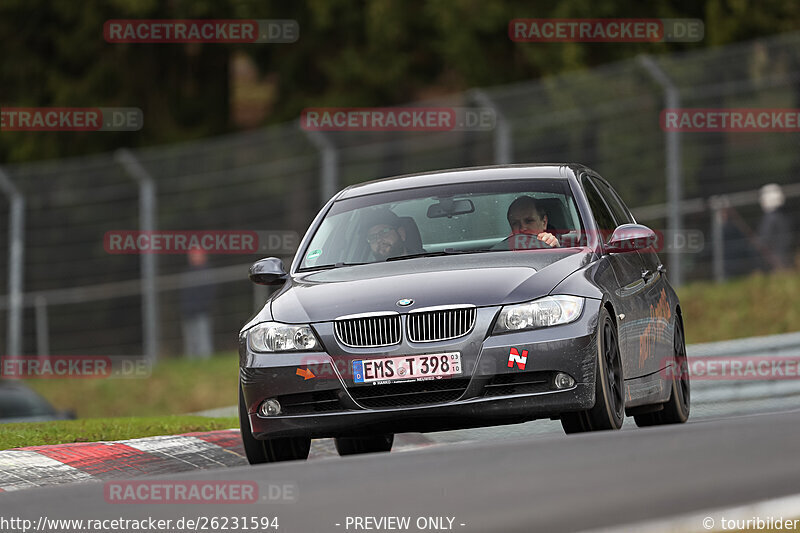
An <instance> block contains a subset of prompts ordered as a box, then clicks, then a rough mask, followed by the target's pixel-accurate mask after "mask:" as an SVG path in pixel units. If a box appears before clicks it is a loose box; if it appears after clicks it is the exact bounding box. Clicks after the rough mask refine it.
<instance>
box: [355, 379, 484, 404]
mask: <svg viewBox="0 0 800 533" xmlns="http://www.w3.org/2000/svg"><path fill="white" fill-rule="evenodd" d="M467 385H469V378H453V379H436V380H428V381H415V382H409V383H389V384H386V385H372V386H361V387H352V388H350V389H349V392H350V395H351V396H352V397H353V399H354V400H355V401H356V402H357V403H358V404H359V405H362V406H363V407H368V408H370V409H381V408H383V409H387V408H392V407H409V406H419V405H433V404H439V403H447V402H453V401H455V400H458V399H459V398H461V396H463V395H464V391H466V390H467Z"/></svg>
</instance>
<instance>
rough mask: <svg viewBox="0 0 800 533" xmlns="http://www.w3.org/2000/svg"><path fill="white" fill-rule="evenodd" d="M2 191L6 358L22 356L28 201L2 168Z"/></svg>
mask: <svg viewBox="0 0 800 533" xmlns="http://www.w3.org/2000/svg"><path fill="white" fill-rule="evenodd" d="M0 189H2V191H3V194H5V195H6V197H8V200H9V203H10V204H11V205H10V209H9V213H8V245H9V246H8V304H9V305H8V322H7V324H8V325H7V327H6V329H7V331H6V334H7V337H6V355H22V317H23V314H22V312H23V307H22V304H23V301H22V298H23V285H24V277H23V274H24V268H23V266H24V265H23V263H24V261H25V197H24V196H23V195H22V193H21V192H20V191H19V189H17V187H16V185H14V183H13V182H12V181H11V179H10V178H9V177H8V174H6V173H5V171H3V169H2V168H0Z"/></svg>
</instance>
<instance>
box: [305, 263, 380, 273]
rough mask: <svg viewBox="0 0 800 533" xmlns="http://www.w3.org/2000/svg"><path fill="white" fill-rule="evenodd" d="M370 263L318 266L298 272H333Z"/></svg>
mask: <svg viewBox="0 0 800 533" xmlns="http://www.w3.org/2000/svg"><path fill="white" fill-rule="evenodd" d="M367 264H369V263H333V264H330V265H317V266H313V267H306V268H298V269H297V271H298V272H314V271H315V270H331V269H334V268H341V267H351V266H358V265H367Z"/></svg>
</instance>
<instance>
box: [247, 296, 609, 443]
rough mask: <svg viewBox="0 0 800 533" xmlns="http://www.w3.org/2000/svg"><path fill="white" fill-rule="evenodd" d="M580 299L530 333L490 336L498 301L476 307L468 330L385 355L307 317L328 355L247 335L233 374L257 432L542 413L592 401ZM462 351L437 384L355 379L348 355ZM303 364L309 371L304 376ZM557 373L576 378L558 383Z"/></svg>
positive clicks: (591, 345) (439, 425)
mask: <svg viewBox="0 0 800 533" xmlns="http://www.w3.org/2000/svg"><path fill="white" fill-rule="evenodd" d="M599 307H600V302H599V301H598V300H587V301H586V305H585V307H584V311H583V313H582V315H581V317H580V318H579V319H578V321H576V322H574V323H572V324H567V325H563V326H556V327H552V328H546V329H542V330H538V331H528V332H519V333H509V334H504V335H496V336H488V337H486V333H485V332H486V331H488V328H489V327H490V326H491V324H492V323H493V318H494V316H496V313H497V311H498V310H499V308H493V309H487V308H484V309H483V310H482V314H480V313H479V319H478V323H477V324H476V327H475V331H474V332H473V333H471V334H470V335H468V336H467V337H465V338H462V339H458V340H457V341H455V342H454V341H450V342H442V343H429V344H426V345H425V346H418V345H416V346H415V345H402V346H399V347H397V348H393V351H392V353H384V352H378V353H376V352H374V351H373V352H369V351H367V350H364V349H361V350H358V349H355V350H350V351H349V352H348V353H344V350H346V348H344V347H342V346H341V345H339V344H338V343H336V345H335V346H334V343H335V342H336V341H335V339H334V338H333V337H332V335H329V332H330V330H328V329H326V328H325V325H315V328H316V329H317V331H318V332H321V334H320V336H321V337H322V339H323V344H324V345H325V346H326V348H327V349H328V352H330V353H306V354H280V355H275V354H255V353H252V352H250V351H249V350H248V348H247V343H246V342H245V335H242V339H241V343H240V359H241V368H240V382H241V387H242V392H243V396H244V400H245V405H246V407H247V411H248V416H249V419H250V426H251V429H252V432H253V435H254V436H255V437H256V438H260V439H263V438H273V437H287V436H309V437H312V438H321V437H333V436H340V435H352V434H369V433H402V432H411V431H420V432H424V431H442V430H450V429H459V428H467V427H479V426H490V425H497V424H506V423H514V422H521V421H525V420H532V419H536V418H549V417H553V416H558V415H559V414H561V413H564V412H569V411H578V410H583V409H588V408H590V407H592V406H593V405H594V381H595V365H596V357H597V339H596V329H597V314H598V311H599ZM512 348H515V349H516V350H517V351H518V352H519V353H523V351H525V350H527V352H528V357H527V362H526V364H525V368H524V369H520V368H519V367H518V365H514V366H513V367H511V368H509V366H508V360H509V352H510V350H511V349H512ZM450 351H460V352H461V353H462V354H463V357H464V365H463V366H464V375H463V376H461V377H459V378H453V379H442V380H438V381H435V382H416V383H405V384H390V385H366V386H364V385H355V384H354V383H353V382H352V377H351V376H350V377H349V376H347V375H346V372H347V369H349V368H350V365H351V363H352V361H353V360H356V359H362V358H370V357H375V356H377V357H380V356H382V355H400V354H406V353H410V354H419V353H440V352H441V353H443V352H450ZM307 371H310V372H311V373H313V375H314V377H313V378H308V379H307V377H308V376H309V374H308V373H307ZM557 372H565V373H567V374H569V375H570V376H572V377H573V379H574V380H575V382H576V383H575V386H574V387H572V388H569V389H564V390H558V389H556V388H555V386H554V384H553V377H554V376H555V374H556V373H557ZM268 398H277V399H278V401H279V402H280V403H281V405H282V412H281V414H280V415H277V416H270V417H265V416H263V415H262V414H260V413H258V409H259V407H260V406H261V404H262V403H263V401H264V400H265V399H268Z"/></svg>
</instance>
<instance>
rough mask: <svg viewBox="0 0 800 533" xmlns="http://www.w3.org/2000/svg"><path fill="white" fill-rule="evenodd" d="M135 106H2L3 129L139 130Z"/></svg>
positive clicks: (140, 120)
mask: <svg viewBox="0 0 800 533" xmlns="http://www.w3.org/2000/svg"><path fill="white" fill-rule="evenodd" d="M142 126H144V116H143V114H142V110H141V109H139V108H137V107H2V108H0V132H3V131H139V130H140V129H142Z"/></svg>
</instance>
